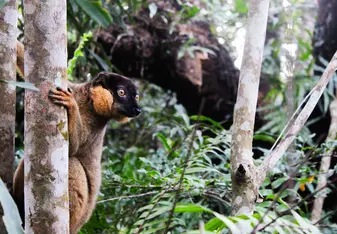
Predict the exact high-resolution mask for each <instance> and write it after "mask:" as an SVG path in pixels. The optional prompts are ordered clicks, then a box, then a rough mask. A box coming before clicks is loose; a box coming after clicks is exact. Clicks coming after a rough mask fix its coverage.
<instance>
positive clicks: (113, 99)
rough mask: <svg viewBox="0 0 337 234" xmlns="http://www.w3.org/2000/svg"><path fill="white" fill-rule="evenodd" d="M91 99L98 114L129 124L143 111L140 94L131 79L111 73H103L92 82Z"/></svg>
mask: <svg viewBox="0 0 337 234" xmlns="http://www.w3.org/2000/svg"><path fill="white" fill-rule="evenodd" d="M91 99H92V101H93V107H94V110H95V112H96V113H97V114H99V115H102V116H105V117H108V118H112V119H115V120H117V121H119V122H127V121H128V120H129V118H133V117H136V116H137V115H139V114H140V112H141V110H140V108H139V105H138V100H139V94H138V90H137V87H136V86H135V84H134V83H133V82H132V80H131V79H129V78H127V77H124V76H121V75H118V74H116V73H111V72H101V73H99V74H98V75H97V76H96V77H95V78H94V79H93V81H92V88H91Z"/></svg>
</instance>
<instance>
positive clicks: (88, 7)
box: [75, 0, 112, 28]
mask: <svg viewBox="0 0 337 234" xmlns="http://www.w3.org/2000/svg"><path fill="white" fill-rule="evenodd" d="M75 2H76V3H77V5H79V6H80V7H81V8H82V10H83V11H85V13H87V14H88V15H89V16H90V17H91V18H93V19H94V20H95V21H96V22H97V23H98V24H100V25H102V26H103V27H104V28H106V27H108V26H109V25H110V24H112V17H111V15H110V13H109V12H108V11H107V10H106V9H105V8H103V7H102V4H101V1H97V0H75Z"/></svg>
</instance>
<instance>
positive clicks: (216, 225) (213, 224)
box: [205, 218, 224, 231]
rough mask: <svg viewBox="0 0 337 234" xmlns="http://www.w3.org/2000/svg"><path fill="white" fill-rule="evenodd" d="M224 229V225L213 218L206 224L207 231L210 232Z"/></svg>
mask: <svg viewBox="0 0 337 234" xmlns="http://www.w3.org/2000/svg"><path fill="white" fill-rule="evenodd" d="M223 228H224V223H223V222H222V221H221V220H220V219H218V218H213V219H211V220H210V221H208V222H207V223H206V224H205V229H206V230H208V231H215V230H221V229H223Z"/></svg>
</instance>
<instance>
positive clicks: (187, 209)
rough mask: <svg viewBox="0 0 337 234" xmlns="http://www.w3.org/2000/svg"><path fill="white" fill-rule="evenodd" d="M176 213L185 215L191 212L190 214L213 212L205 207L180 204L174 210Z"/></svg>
mask: <svg viewBox="0 0 337 234" xmlns="http://www.w3.org/2000/svg"><path fill="white" fill-rule="evenodd" d="M174 212H176V213H183V212H190V213H200V212H208V213H211V212H212V211H211V210H209V209H207V208H206V207H203V206H201V205H197V204H190V203H186V204H183V203H179V204H177V205H176V208H175V209H174Z"/></svg>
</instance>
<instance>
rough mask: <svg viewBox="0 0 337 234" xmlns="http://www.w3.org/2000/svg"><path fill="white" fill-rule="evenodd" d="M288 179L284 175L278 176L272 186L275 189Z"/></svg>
mask: <svg viewBox="0 0 337 234" xmlns="http://www.w3.org/2000/svg"><path fill="white" fill-rule="evenodd" d="M286 181H287V178H284V177H281V178H278V179H277V180H275V181H274V182H273V183H272V184H271V187H272V188H274V189H276V188H278V187H280V186H281V185H282V184H283V183H284V182H286Z"/></svg>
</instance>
